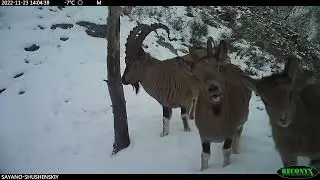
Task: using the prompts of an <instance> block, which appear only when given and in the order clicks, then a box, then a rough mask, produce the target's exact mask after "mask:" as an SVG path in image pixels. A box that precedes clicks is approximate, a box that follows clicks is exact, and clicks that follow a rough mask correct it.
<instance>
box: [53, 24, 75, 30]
mask: <svg viewBox="0 0 320 180" xmlns="http://www.w3.org/2000/svg"><path fill="white" fill-rule="evenodd" d="M57 28H61V29H71V28H73V24H68V23H61V24H53V25H52V26H51V29H57Z"/></svg>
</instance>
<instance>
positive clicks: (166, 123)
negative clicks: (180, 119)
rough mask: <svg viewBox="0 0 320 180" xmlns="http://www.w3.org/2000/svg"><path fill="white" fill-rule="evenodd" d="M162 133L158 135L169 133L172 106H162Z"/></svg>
mask: <svg viewBox="0 0 320 180" xmlns="http://www.w3.org/2000/svg"><path fill="white" fill-rule="evenodd" d="M162 110H163V112H162V116H163V117H162V122H163V127H162V133H161V134H160V137H163V136H166V135H168V134H169V123H170V119H171V116H172V108H169V107H165V106H162Z"/></svg>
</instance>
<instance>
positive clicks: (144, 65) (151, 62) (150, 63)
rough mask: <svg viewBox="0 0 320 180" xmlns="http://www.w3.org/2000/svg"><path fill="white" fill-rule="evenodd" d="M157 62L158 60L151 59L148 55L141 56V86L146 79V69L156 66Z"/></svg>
mask: <svg viewBox="0 0 320 180" xmlns="http://www.w3.org/2000/svg"><path fill="white" fill-rule="evenodd" d="M159 62H161V61H159V60H158V59H156V58H154V57H152V56H151V55H150V54H149V53H146V52H144V55H143V63H142V64H141V77H142V78H141V81H140V82H141V85H142V86H143V84H144V82H145V80H146V78H148V74H147V72H148V69H150V68H152V67H154V66H155V65H156V64H158V63H159Z"/></svg>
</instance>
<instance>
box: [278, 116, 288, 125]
mask: <svg viewBox="0 0 320 180" xmlns="http://www.w3.org/2000/svg"><path fill="white" fill-rule="evenodd" d="M278 124H279V125H280V126H281V127H288V126H289V125H290V124H291V121H290V120H289V118H288V115H287V114H283V115H281V116H280V119H279V122H278Z"/></svg>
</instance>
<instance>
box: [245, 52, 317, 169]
mask: <svg viewBox="0 0 320 180" xmlns="http://www.w3.org/2000/svg"><path fill="white" fill-rule="evenodd" d="M296 71H297V59H296V57H294V56H293V55H289V56H288V59H287V61H286V64H285V68H284V71H283V72H281V73H275V74H272V75H270V76H267V77H263V78H261V79H253V78H251V77H249V76H247V75H243V76H242V77H241V80H242V81H243V82H244V83H245V84H246V85H247V87H248V88H250V89H251V90H253V91H254V92H255V93H256V94H257V95H258V96H260V98H261V100H262V101H263V103H264V105H265V107H266V111H267V114H268V116H269V121H270V125H271V129H272V135H273V136H272V137H273V140H274V142H275V147H276V149H277V151H278V152H279V154H280V156H281V159H282V162H283V165H284V166H290V165H296V163H297V157H298V156H305V157H309V158H310V160H311V165H312V166H314V167H316V168H317V169H320V109H319V107H320V83H319V82H316V81H312V82H311V83H310V82H306V83H304V84H303V83H300V84H297V83H296V82H297V81H296V80H297V78H298V77H296Z"/></svg>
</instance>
